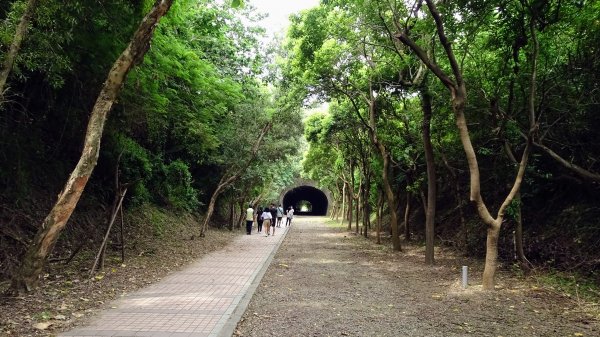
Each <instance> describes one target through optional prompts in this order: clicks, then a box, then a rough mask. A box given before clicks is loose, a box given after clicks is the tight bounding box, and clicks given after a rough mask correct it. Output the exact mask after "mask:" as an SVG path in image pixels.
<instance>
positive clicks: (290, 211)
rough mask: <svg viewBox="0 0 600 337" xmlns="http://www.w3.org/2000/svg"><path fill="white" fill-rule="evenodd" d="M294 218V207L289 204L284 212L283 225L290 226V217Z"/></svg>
mask: <svg viewBox="0 0 600 337" xmlns="http://www.w3.org/2000/svg"><path fill="white" fill-rule="evenodd" d="M293 218H294V207H292V206H290V207H289V208H288V211H287V214H286V218H285V226H286V227H287V226H291V225H292V219H293Z"/></svg>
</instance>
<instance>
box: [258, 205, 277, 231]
mask: <svg viewBox="0 0 600 337" xmlns="http://www.w3.org/2000/svg"><path fill="white" fill-rule="evenodd" d="M260 217H261V218H262V219H263V225H265V230H266V231H267V235H265V236H269V235H271V231H270V227H271V220H272V219H273V215H272V214H271V211H270V210H269V209H268V208H267V207H265V209H264V210H263V212H262V214H261V216H260ZM273 235H275V234H273Z"/></svg>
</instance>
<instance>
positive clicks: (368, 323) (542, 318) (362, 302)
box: [236, 217, 600, 337]
mask: <svg viewBox="0 0 600 337" xmlns="http://www.w3.org/2000/svg"><path fill="white" fill-rule="evenodd" d="M325 220H326V219H324V218H307V217H305V218H301V217H299V218H297V219H295V224H294V225H293V228H292V230H291V231H290V232H289V233H288V236H287V238H286V240H285V241H284V243H283V244H282V245H281V247H280V249H279V252H278V253H277V255H276V256H275V259H274V260H273V262H272V264H271V266H270V267H269V270H268V271H267V273H266V274H265V276H264V278H263V280H262V282H261V284H260V286H259V288H258V289H257V291H256V293H255V294H254V297H253V298H252V301H251V302H250V305H249V307H248V309H247V310H246V313H245V314H244V316H243V317H242V320H241V321H240V323H239V324H238V327H237V331H236V335H239V336H260V337H263V336H468V335H473V336H493V337H498V336H503V337H508V336H600V322H599V321H597V320H594V319H593V318H592V317H590V316H589V315H586V314H584V313H582V312H580V311H578V310H577V309H578V307H577V305H576V303H575V302H574V301H572V300H570V299H568V298H565V297H562V296H560V295H557V294H555V293H552V292H548V291H545V290H542V289H540V288H538V287H535V286H533V285H529V284H527V283H524V282H522V281H516V280H514V279H512V278H506V279H503V277H502V275H499V277H498V282H497V283H498V284H500V285H501V286H502V288H501V289H499V290H496V291H494V292H483V291H481V288H480V287H478V286H470V287H469V288H468V289H467V290H463V289H461V288H460V284H459V277H460V265H461V262H462V261H459V260H458V259H456V258H453V257H451V256H444V255H443V254H440V253H436V254H438V255H437V256H436V258H437V259H438V262H437V265H436V266H435V267H427V266H425V265H424V263H423V261H424V257H423V254H422V252H423V250H422V249H421V248H419V247H408V249H405V251H404V252H402V253H393V252H391V251H389V250H388V249H386V248H384V247H382V246H378V245H375V244H373V243H371V242H369V241H367V240H365V239H364V238H361V237H357V236H354V235H351V234H349V233H348V232H347V231H346V230H344V229H342V228H334V227H328V226H326V225H325V223H324V222H325ZM478 274H480V273H478ZM473 276H475V277H476V276H478V275H477V274H475V275H473ZM470 283H472V284H480V283H481V281H480V280H479V279H477V278H474V279H472V280H470Z"/></svg>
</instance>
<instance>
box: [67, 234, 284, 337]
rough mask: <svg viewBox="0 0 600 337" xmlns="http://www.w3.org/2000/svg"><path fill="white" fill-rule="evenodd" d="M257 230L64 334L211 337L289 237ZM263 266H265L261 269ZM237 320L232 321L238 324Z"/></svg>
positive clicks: (132, 336) (222, 327)
mask: <svg viewBox="0 0 600 337" xmlns="http://www.w3.org/2000/svg"><path fill="white" fill-rule="evenodd" d="M286 233H287V228H283V227H282V228H277V232H276V235H275V236H269V237H265V236H264V235H262V234H257V233H256V232H253V233H252V235H244V236H240V237H239V238H236V239H235V240H234V241H233V242H232V243H231V244H230V245H228V246H227V247H225V248H224V249H222V250H219V251H216V252H213V253H211V254H208V255H206V256H204V257H203V258H202V259H200V260H198V261H197V262H195V263H193V264H192V265H190V266H188V267H187V268H185V269H184V270H181V271H179V272H176V273H174V274H172V275H170V276H168V277H166V278H165V279H163V280H162V281H160V282H159V283H157V284H154V285H152V286H149V287H147V288H144V289H140V290H138V291H137V292H135V293H131V294H129V295H127V296H125V297H123V298H122V299H120V300H118V301H117V302H115V303H113V304H112V305H111V307H113V309H108V310H106V311H104V312H103V313H101V314H100V315H99V316H98V317H97V318H96V319H95V320H94V321H92V322H91V323H90V325H88V326H85V327H80V328H77V329H75V330H72V331H70V332H65V333H62V334H60V335H59V336H63V337H67V336H68V337H83V336H85V337H95V336H97V337H100V336H114V337H213V336H218V335H219V333H222V331H223V329H224V326H225V325H226V324H231V322H229V319H230V317H231V316H232V313H233V312H234V310H235V309H236V308H237V306H238V305H239V304H240V301H241V300H242V298H244V296H245V295H246V294H247V293H248V291H249V290H250V289H251V285H252V284H253V283H255V284H256V282H259V281H260V280H259V279H257V277H262V275H263V273H264V269H263V267H264V266H265V264H266V263H267V262H269V261H270V260H271V259H270V257H272V256H273V254H274V253H275V250H276V249H277V247H279V244H280V242H281V241H282V240H283V238H284V237H285V234H286ZM261 271H263V272H261ZM235 323H237V322H233V326H235Z"/></svg>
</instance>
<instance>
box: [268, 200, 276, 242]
mask: <svg viewBox="0 0 600 337" xmlns="http://www.w3.org/2000/svg"><path fill="white" fill-rule="evenodd" d="M269 212H271V215H272V216H273V220H272V221H273V226H271V227H272V228H273V235H275V221H276V219H277V208H276V207H275V204H271V207H269Z"/></svg>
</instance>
